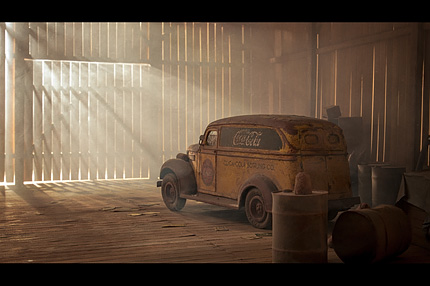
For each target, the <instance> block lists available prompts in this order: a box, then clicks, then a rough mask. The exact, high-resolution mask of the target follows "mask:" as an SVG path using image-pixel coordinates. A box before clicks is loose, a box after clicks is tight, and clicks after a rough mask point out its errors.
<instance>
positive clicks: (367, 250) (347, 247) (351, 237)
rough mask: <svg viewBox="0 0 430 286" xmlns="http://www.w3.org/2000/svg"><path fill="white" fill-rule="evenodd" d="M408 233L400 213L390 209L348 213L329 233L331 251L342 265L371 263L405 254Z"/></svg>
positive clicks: (351, 211) (383, 207)
mask: <svg viewBox="0 0 430 286" xmlns="http://www.w3.org/2000/svg"><path fill="white" fill-rule="evenodd" d="M411 238H412V231H411V225H410V222H409V219H408V217H407V216H406V214H405V213H404V212H403V210H402V209H400V208H398V207H396V206H392V205H379V206H377V207H374V208H367V209H357V210H349V211H346V212H343V213H342V214H341V215H339V217H338V219H337V221H336V223H335V225H334V228H333V232H332V239H333V249H334V251H335V252H336V254H337V256H338V257H339V258H340V259H341V260H342V261H343V262H345V263H374V262H378V261H382V260H384V259H390V258H393V257H395V256H397V255H400V254H402V253H403V252H404V251H406V250H407V249H408V247H409V245H410V243H411Z"/></svg>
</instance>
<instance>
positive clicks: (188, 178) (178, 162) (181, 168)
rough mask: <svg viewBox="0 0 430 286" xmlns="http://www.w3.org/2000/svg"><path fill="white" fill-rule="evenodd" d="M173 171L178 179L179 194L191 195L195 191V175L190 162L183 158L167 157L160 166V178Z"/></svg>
mask: <svg viewBox="0 0 430 286" xmlns="http://www.w3.org/2000/svg"><path fill="white" fill-rule="evenodd" d="M169 173H174V174H175V175H176V178H177V179H178V181H179V192H180V194H185V195H193V194H195V193H196V192H197V184H196V177H195V175H194V170H193V167H192V166H191V163H190V162H187V161H184V160H183V159H169V160H167V161H166V162H164V164H163V165H162V166H161V169H160V179H163V178H164V176H166V175H167V174H169Z"/></svg>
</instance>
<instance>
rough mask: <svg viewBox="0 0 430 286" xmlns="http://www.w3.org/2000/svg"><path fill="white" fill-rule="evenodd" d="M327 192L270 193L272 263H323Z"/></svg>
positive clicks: (325, 260)
mask: <svg viewBox="0 0 430 286" xmlns="http://www.w3.org/2000/svg"><path fill="white" fill-rule="evenodd" d="M327 196H328V193H327V192H318V191H312V192H311V193H310V194H305V195H298V194H296V193H294V192H280V193H274V194H273V196H272V197H273V206H272V262H277V263H325V262H327Z"/></svg>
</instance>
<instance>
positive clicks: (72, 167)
mask: <svg viewBox="0 0 430 286" xmlns="http://www.w3.org/2000/svg"><path fill="white" fill-rule="evenodd" d="M12 26H14V27H15V26H18V27H20V26H23V27H24V26H25V29H26V30H25V31H26V33H28V37H27V36H26V35H23V36H22V37H23V38H24V39H25V38H27V39H28V47H27V48H28V49H29V52H28V55H27V56H26V59H25V63H26V64H25V66H26V67H25V68H26V70H27V73H26V77H28V78H29V79H30V81H31V86H32V91H31V90H30V91H29V97H28V98H27V99H26V100H25V101H23V102H16V103H15V102H13V103H12V101H10V100H9V104H10V107H11V109H12V110H13V111H11V112H10V116H11V120H9V121H8V122H9V124H11V125H10V127H9V128H7V124H6V123H4V124H0V125H1V126H2V127H4V126H6V129H8V130H9V131H10V132H11V133H10V134H7V135H6V136H5V137H6V140H4V141H3V140H2V144H3V145H0V148H3V149H5V151H3V152H1V154H7V156H4V157H2V158H1V159H0V160H2V161H1V162H0V165H1V166H2V167H4V166H6V168H5V169H7V170H6V171H7V172H5V171H4V170H0V171H1V172H2V173H1V174H5V173H6V181H7V182H9V183H12V182H14V180H15V173H16V172H17V171H20V172H22V173H23V181H25V182H38V181H57V180H87V179H124V178H152V179H156V178H157V177H158V172H159V168H160V166H161V164H162V163H163V162H164V161H165V160H167V159H169V158H172V157H174V156H176V154H177V153H178V152H185V151H186V148H187V146H188V145H190V144H192V143H196V142H198V138H199V135H200V134H201V133H202V132H203V131H204V128H205V127H206V125H207V124H208V123H209V122H210V121H213V120H215V119H217V118H221V117H225V116H230V115H234V114H239V113H248V112H249V104H250V103H249V97H250V93H249V87H248V86H247V85H246V84H245V83H246V82H249V80H246V78H247V77H249V72H248V71H249V69H248V68H247V65H246V63H248V62H249V53H247V51H246V42H247V41H248V40H247V39H248V38H249V37H250V35H249V33H248V31H247V30H246V29H245V26H244V25H240V24H239V25H238V24H216V23H54V22H48V23H14V24H13V25H12ZM3 31H4V30H3ZM4 34H5V33H4V32H3V33H2V35H4ZM11 35H12V34H11ZM13 36H16V35H13ZM1 40H2V39H1V38H0V41H1ZM12 40H14V39H12ZM3 42H4V41H1V43H3ZM11 43H12V41H11ZM11 45H13V44H11ZM13 53H14V52H12V54H11V57H12V58H13V57H16V55H15V54H13ZM3 54H4V50H3ZM4 62H7V61H2V63H4ZM6 70H7V71H9V72H11V73H13V72H14V70H13V68H12V67H10V68H6ZM0 76H2V74H0ZM14 76H18V75H14ZM1 82H2V83H5V82H9V83H12V81H7V80H1ZM12 89H13V88H11V89H10V90H11V91H10V94H9V95H7V96H6V97H8V98H15V97H14V95H13V91H12ZM236 95H238V96H237V100H236ZM5 102H6V103H7V102H8V101H7V100H5V101H2V104H3V105H0V108H3V109H5V108H6V109H7V107H5V106H4V104H5ZM20 106H22V107H23V108H24V109H25V110H26V112H25V114H24V115H23V117H24V118H25V120H24V121H25V124H24V125H25V128H26V131H27V134H26V136H25V138H24V139H23V140H24V141H25V142H22V144H21V143H19V144H18V143H16V142H15V135H12V133H13V132H14V131H13V132H12V129H13V128H14V127H13V126H14V124H15V121H14V120H15V118H14V117H13V116H15V115H13V114H15V113H16V110H18V107H20ZM2 114H4V113H2ZM0 120H1V119H0ZM2 120H3V121H5V119H4V118H3V119H2ZM6 121H7V120H6ZM0 123H1V122H0ZM0 132H5V129H0ZM13 134H15V133H13ZM9 141H10V144H8V142H9ZM15 145H16V146H22V148H23V153H25V154H24V155H23V160H24V162H23V163H22V164H21V163H20V164H19V165H16V164H15V157H17V156H18V155H19V154H17V153H16V152H15V149H16V148H15V147H16V146H15ZM0 151H1V150H0ZM8 158H9V159H8ZM1 174H0V177H1V178H3V177H4V176H1ZM2 180H3V179H2Z"/></svg>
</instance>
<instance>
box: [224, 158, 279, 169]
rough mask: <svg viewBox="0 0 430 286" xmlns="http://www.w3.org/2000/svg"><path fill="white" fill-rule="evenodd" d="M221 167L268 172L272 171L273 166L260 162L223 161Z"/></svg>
mask: <svg viewBox="0 0 430 286" xmlns="http://www.w3.org/2000/svg"><path fill="white" fill-rule="evenodd" d="M223 165H224V166H225V167H236V168H246V169H259V170H269V171H274V170H275V165H273V164H269V163H261V162H248V161H242V160H226V159H224V160H223Z"/></svg>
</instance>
